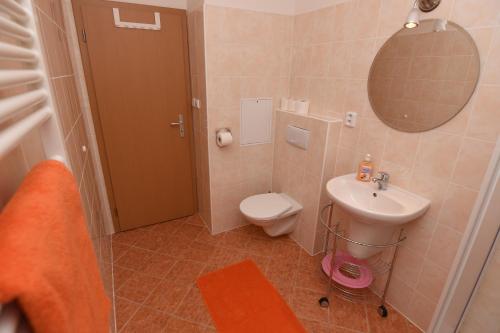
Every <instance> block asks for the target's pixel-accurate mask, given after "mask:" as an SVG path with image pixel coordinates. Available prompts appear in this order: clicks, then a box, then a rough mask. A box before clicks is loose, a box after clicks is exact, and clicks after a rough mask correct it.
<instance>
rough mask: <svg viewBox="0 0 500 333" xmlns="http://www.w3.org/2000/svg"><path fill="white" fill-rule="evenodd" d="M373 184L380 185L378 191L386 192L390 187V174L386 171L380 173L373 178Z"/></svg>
mask: <svg viewBox="0 0 500 333" xmlns="http://www.w3.org/2000/svg"><path fill="white" fill-rule="evenodd" d="M372 182H374V183H377V184H378V189H379V190H382V191H385V190H387V186H388V185H389V173H387V172H385V171H379V172H378V173H377V176H376V177H373V178H372Z"/></svg>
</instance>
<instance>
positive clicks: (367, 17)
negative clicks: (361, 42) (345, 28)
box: [350, 0, 382, 39]
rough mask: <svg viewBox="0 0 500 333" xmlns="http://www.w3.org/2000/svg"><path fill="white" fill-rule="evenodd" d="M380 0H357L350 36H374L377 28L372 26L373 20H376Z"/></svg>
mask: <svg viewBox="0 0 500 333" xmlns="http://www.w3.org/2000/svg"><path fill="white" fill-rule="evenodd" d="M381 3H382V0H368V1H367V0H357V1H356V9H355V14H354V15H353V16H354V17H353V18H354V22H353V28H352V31H351V35H350V37H351V38H354V39H362V38H373V37H376V34H377V30H376V29H374V27H373V22H378V16H379V11H380V6H381Z"/></svg>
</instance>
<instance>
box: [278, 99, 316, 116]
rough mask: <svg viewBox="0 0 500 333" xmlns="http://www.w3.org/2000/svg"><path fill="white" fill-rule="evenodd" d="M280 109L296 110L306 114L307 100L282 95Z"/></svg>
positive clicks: (307, 108)
mask: <svg viewBox="0 0 500 333" xmlns="http://www.w3.org/2000/svg"><path fill="white" fill-rule="evenodd" d="M280 110H282V111H291V112H296V113H298V114H307V113H308V112H309V100H307V99H298V100H294V99H291V98H286V97H282V98H281V105H280Z"/></svg>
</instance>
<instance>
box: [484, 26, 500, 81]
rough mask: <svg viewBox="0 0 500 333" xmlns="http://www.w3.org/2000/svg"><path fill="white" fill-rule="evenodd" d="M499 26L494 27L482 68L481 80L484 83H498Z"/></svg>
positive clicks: (499, 79) (499, 75) (499, 77)
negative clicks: (492, 37)
mask: <svg viewBox="0 0 500 333" xmlns="http://www.w3.org/2000/svg"><path fill="white" fill-rule="evenodd" d="M499 59H500V28H497V29H495V34H494V40H493V44H492V45H491V50H490V53H489V55H488V61H487V63H486V67H485V68H484V77H483V80H484V81H483V82H484V83H486V84H500V60H499Z"/></svg>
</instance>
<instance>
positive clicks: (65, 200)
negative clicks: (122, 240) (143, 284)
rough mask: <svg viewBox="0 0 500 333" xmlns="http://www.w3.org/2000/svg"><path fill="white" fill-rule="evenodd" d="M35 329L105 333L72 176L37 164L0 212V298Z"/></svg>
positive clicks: (106, 305)
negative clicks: (16, 306) (18, 310)
mask: <svg viewBox="0 0 500 333" xmlns="http://www.w3.org/2000/svg"><path fill="white" fill-rule="evenodd" d="M12 300H17V302H18V304H20V306H21V308H22V310H23V311H24V313H25V315H26V316H27V317H28V320H29V321H30V324H31V326H32V328H33V330H34V331H35V332H37V333H52V332H54V333H56V332H57V333H86V332H89V333H90V332H92V333H100V332H103V333H104V332H106V333H107V332H109V312H110V302H109V300H108V298H107V297H106V295H105V292H104V288H103V284H102V281H101V278H100V275H99V270H98V267H97V260H96V256H95V254H94V251H93V249H92V243H91V241H90V238H89V235H88V232H87V228H86V225H85V220H84V215H83V210H82V205H81V202H80V196H79V193H78V189H77V186H76V183H75V179H74V177H73V176H72V174H71V173H70V172H69V170H68V169H66V167H65V166H64V165H63V164H62V163H59V162H56V161H46V162H42V163H40V164H38V165H37V166H36V167H35V168H33V170H32V171H30V172H29V174H28V175H27V176H26V179H25V180H24V181H23V183H22V184H21V186H20V187H19V189H18V191H17V193H16V194H15V195H14V197H13V198H12V199H11V200H10V202H9V203H8V204H7V206H6V207H5V209H4V210H3V212H2V214H1V215H0V302H1V303H7V302H9V301H12Z"/></svg>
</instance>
